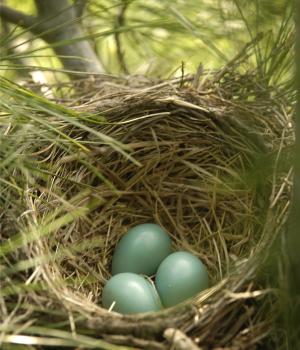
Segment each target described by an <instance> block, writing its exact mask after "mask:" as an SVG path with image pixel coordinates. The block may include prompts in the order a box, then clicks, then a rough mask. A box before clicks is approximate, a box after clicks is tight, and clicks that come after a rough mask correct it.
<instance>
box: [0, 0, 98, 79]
mask: <svg viewBox="0 0 300 350" xmlns="http://www.w3.org/2000/svg"><path fill="white" fill-rule="evenodd" d="M35 3H36V7H37V11H38V16H37V17H33V16H28V15H25V14H23V13H22V12H18V11H15V10H13V9H11V8H9V7H6V6H3V5H0V17H1V18H3V19H4V20H6V21H8V22H11V23H14V24H18V25H20V26H22V27H24V28H27V29H28V30H30V31H31V32H32V33H33V34H35V35H36V36H39V37H41V38H42V39H44V40H45V41H46V42H48V43H49V44H50V45H51V47H52V48H53V50H54V52H55V53H56V54H57V55H58V57H59V58H60V60H61V62H62V64H63V66H64V68H65V69H66V70H68V71H69V73H68V74H69V75H71V76H72V77H73V76H74V73H75V72H77V73H78V74H79V73H82V74H79V75H85V73H94V74H99V73H104V69H103V67H102V65H101V63H100V61H99V59H98V57H97V56H96V54H95V52H94V50H93V49H92V47H91V45H90V43H89V41H88V40H86V39H80V38H84V36H85V34H84V31H83V28H82V26H81V23H80V21H79V19H78V17H77V14H76V8H75V6H72V5H70V3H69V1H68V0H51V1H45V0H35ZM78 74H76V76H78Z"/></svg>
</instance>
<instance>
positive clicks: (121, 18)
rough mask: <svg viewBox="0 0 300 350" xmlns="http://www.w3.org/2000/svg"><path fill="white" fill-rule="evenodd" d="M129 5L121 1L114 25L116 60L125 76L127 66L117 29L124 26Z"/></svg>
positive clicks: (127, 72)
mask: <svg viewBox="0 0 300 350" xmlns="http://www.w3.org/2000/svg"><path fill="white" fill-rule="evenodd" d="M128 5H129V3H128V2H127V1H123V4H122V5H121V8H120V11H119V13H118V15H117V18H116V24H115V29H116V32H115V42H116V47H117V59H118V62H119V65H120V68H121V70H122V72H123V73H125V74H129V71H128V68H127V65H126V63H125V59H124V52H123V50H122V43H121V39H120V36H121V33H120V32H119V29H120V28H121V27H122V26H124V24H125V12H126V9H127V7H128Z"/></svg>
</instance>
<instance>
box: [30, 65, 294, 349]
mask: <svg viewBox="0 0 300 350" xmlns="http://www.w3.org/2000/svg"><path fill="white" fill-rule="evenodd" d="M85 84H86V85H82V84H81V89H82V90H81V92H82V91H84V90H85V89H87V91H91V86H93V93H92V94H91V96H88V95H85V96H83V97H82V93H81V96H80V97H78V98H77V99H75V98H73V99H72V101H71V102H70V101H66V100H65V101H58V102H63V103H65V104H69V106H71V107H72V109H73V110H74V112H76V113H77V112H78V113H80V114H81V115H84V118H82V119H81V120H80V123H81V125H84V128H82V127H76V125H75V126H73V127H72V128H69V130H68V136H69V137H70V138H72V140H74V142H78V143H80V145H82V147H81V148H82V149H80V148H78V151H77V153H72V152H69V150H68V149H67V147H68V146H66V145H64V146H58V145H56V144H55V143H52V144H50V143H49V147H48V148H47V147H45V149H44V150H43V152H41V153H39V154H38V156H37V157H39V159H40V161H44V162H47V163H48V164H51V174H50V175H49V174H48V175H47V176H46V177H45V180H44V183H40V184H39V186H37V187H38V188H39V191H40V192H39V197H38V198H39V199H37V200H36V201H34V202H31V209H32V207H33V208H34V210H33V212H34V215H35V220H37V221H38V220H41V222H43V223H44V226H43V227H44V229H45V232H46V231H47V230H48V231H49V230H50V231H51V234H47V235H45V237H43V238H42V239H39V240H35V241H33V242H32V243H30V249H28V250H27V254H29V255H30V256H31V257H35V256H37V255H38V256H41V255H42V256H46V257H47V259H46V260H45V261H42V262H41V265H40V269H41V271H42V277H41V279H42V281H43V283H44V284H46V285H47V298H46V300H47V303H48V305H49V308H50V309H52V310H60V309H61V308H64V309H65V310H66V319H67V320H70V317H71V316H72V317H71V319H72V320H73V321H72V322H73V324H74V327H75V328H76V329H77V331H78V332H80V331H79V330H78V329H81V330H82V329H83V330H84V333H87V334H90V335H94V336H95V337H97V338H102V339H104V340H105V341H107V342H108V343H111V344H123V345H127V346H134V347H136V348H145V349H169V348H172V346H173V348H174V349H197V347H199V348H201V349H215V350H216V349H232V350H233V349H254V348H256V347H257V346H258V344H264V346H265V347H264V348H267V344H269V345H270V344H271V345H270V348H274V342H273V341H275V340H276V339H275V337H274V338H273V337H272V336H271V335H272V327H271V324H272V322H273V321H274V320H275V318H276V317H275V316H276V310H277V303H276V300H277V297H276V293H275V292H274V290H273V289H272V288H269V287H274V286H272V285H268V278H267V274H265V270H266V264H267V262H268V256H269V250H268V248H269V247H270V246H272V244H273V243H274V241H275V240H276V238H277V237H279V233H280V232H281V228H282V225H283V224H284V222H285V219H286V214H287V209H288V203H289V190H290V188H289V187H290V183H289V177H290V171H289V166H288V162H287V161H286V158H287V157H286V154H287V152H286V150H287V149H288V147H289V146H290V144H291V142H292V135H291V134H292V133H291V126H290V119H289V116H288V115H289V113H290V110H289V108H290V106H289V105H288V103H287V101H285V100H284V98H282V99H280V97H279V96H280V92H279V91H277V90H276V89H275V88H272V87H270V86H264V84H263V83H262V82H261V81H259V80H258V77H257V75H256V74H255V72H246V73H245V72H244V73H241V72H238V70H237V69H236V67H227V68H226V69H222V70H220V71H217V72H213V73H207V74H204V73H202V75H201V74H197V75H196V76H185V77H182V78H178V79H173V80H170V81H162V82H149V81H148V80H147V81H144V80H141V79H140V78H138V77H136V78H134V77H133V78H132V80H131V81H117V80H116V81H114V80H111V79H107V81H105V82H103V80H102V82H101V84H100V83H99V84H98V82H97V81H90V82H85ZM51 122H53V123H55V122H56V119H55V116H52V117H49V123H51ZM61 127H62V128H64V127H65V126H64V125H63V124H62V125H61ZM41 198H42V199H41ZM58 216H60V217H61V221H59V220H60V219H57V217H58ZM146 222H153V223H157V224H159V225H161V226H162V227H163V228H164V229H165V231H166V232H168V234H169V235H170V237H171V238H172V242H173V247H174V249H176V250H186V251H189V252H191V253H192V254H194V255H196V256H198V257H199V258H200V259H201V260H202V261H203V262H204V264H205V265H206V266H207V269H208V272H209V276H210V281H211V287H210V288H209V289H208V290H206V291H204V292H201V293H200V294H199V295H197V296H196V297H194V298H193V299H191V300H188V301H187V302H185V303H183V304H179V305H178V306H175V307H172V308H168V309H164V310H162V311H160V312H156V313H146V314H136V315H121V314H118V313H115V312H113V311H108V310H106V309H103V308H102V307H101V293H102V289H103V286H104V284H105V282H106V281H107V279H109V278H110V270H111V257H112V253H113V251H114V248H115V246H116V243H117V242H118V241H119V240H120V238H121V237H122V235H123V234H125V233H126V232H127V230H128V229H129V228H131V227H133V226H134V225H137V224H141V223H146ZM49 227H50V228H49ZM48 231H47V232H48ZM43 232H44V231H43ZM40 293H41V295H43V292H40ZM41 298H43V297H42V296H41ZM42 300H43V299H42ZM70 315H71V316H70ZM60 321H61V319H60ZM267 335H269V336H267ZM272 344H273V345H272Z"/></svg>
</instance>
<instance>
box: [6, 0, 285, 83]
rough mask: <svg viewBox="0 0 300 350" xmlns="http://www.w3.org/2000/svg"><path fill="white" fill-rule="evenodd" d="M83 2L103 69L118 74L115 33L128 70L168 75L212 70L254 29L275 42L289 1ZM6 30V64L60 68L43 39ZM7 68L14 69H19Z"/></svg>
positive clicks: (27, 3)
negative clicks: (120, 22) (20, 62)
mask: <svg viewBox="0 0 300 350" xmlns="http://www.w3.org/2000/svg"><path fill="white" fill-rule="evenodd" d="M86 3H87V4H86V7H85V11H84V13H83V24H84V27H85V29H86V32H87V34H88V35H89V36H90V37H91V40H92V42H93V44H94V47H95V49H96V51H97V53H98V55H99V57H100V59H101V61H102V63H103V65H104V66H105V68H106V71H107V72H108V73H111V74H120V73H122V71H121V67H120V62H119V60H118V55H117V44H116V33H120V35H119V39H120V42H121V48H120V49H121V51H122V53H123V56H124V62H125V64H126V67H127V68H128V72H129V73H131V74H145V75H148V76H159V77H168V76H169V75H174V74H176V73H177V74H178V75H180V74H181V67H182V62H183V63H184V69H185V72H195V71H196V69H197V67H198V65H199V64H200V63H202V64H203V65H204V68H206V69H214V68H217V67H219V66H220V65H223V64H224V63H226V62H227V61H228V60H230V59H231V58H232V57H234V55H236V54H237V53H238V52H239V51H240V50H241V49H242V47H243V46H244V45H245V44H246V43H247V42H249V41H250V40H252V39H253V38H255V37H256V35H257V34H258V33H260V32H264V33H268V37H269V38H273V39H274V40H275V37H276V35H277V32H278V30H280V25H281V22H282V19H283V18H285V17H286V13H287V9H288V7H289V5H290V3H291V1H290V0H274V1H272V2H270V1H268V0H254V1H246V0H226V1H220V0H202V1H194V0H172V1H171V0H163V1H161V0H148V1H143V0H128V1H126V0H112V1H111V0H110V1H108V0H90V1H87V2H86ZM6 4H7V5H8V6H10V7H12V8H14V9H17V10H19V11H23V12H24V13H27V14H35V13H36V10H35V6H34V1H33V0H23V1H18V0H7V1H6ZM123 6H125V7H126V10H125V11H124V18H123V25H122V26H121V27H120V26H119V25H118V18H119V17H118V16H119V15H120V11H121V9H122V7H123ZM10 30H11V31H14V32H13V34H12V35H11V36H10V38H9V40H3V39H2V45H1V46H2V47H3V46H5V45H6V46H7V45H10V46H12V47H13V48H14V53H13V54H12V53H11V54H10V56H9V57H7V58H9V62H10V65H11V64H14V65H16V64H17V63H16V60H17V59H18V58H20V57H21V58H22V56H25V57H23V58H22V59H23V65H24V62H25V65H28V66H31V65H33V66H41V67H44V68H49V69H57V68H61V65H60V63H59V61H58V60H57V59H56V58H55V55H54V54H53V51H52V50H51V48H49V47H48V45H46V44H45V42H43V41H42V40H39V39H38V40H36V39H34V37H33V36H32V35H31V34H30V33H28V32H26V31H24V30H23V29H21V28H17V29H16V28H15V26H10ZM7 35H8V33H7ZM22 40H23V42H25V43H24V44H22ZM264 45H265V49H267V45H268V43H267V41H265V44H264ZM4 58H5V57H4ZM4 63H5V64H7V63H8V60H6V61H5V62H4ZM1 67H2V69H3V67H4V64H3V63H2V66H1ZM11 68H12V70H13V71H16V69H21V68H22V67H20V66H18V67H15V69H14V67H11ZM23 68H24V67H23ZM6 74H7V73H6ZM11 74H12V73H10V74H9V76H11ZM6 76H7V75H6ZM51 77H52V78H53V75H52V74H51ZM48 78H49V74H48ZM62 78H63V77H62V76H61V75H59V76H58V77H57V76H56V79H62Z"/></svg>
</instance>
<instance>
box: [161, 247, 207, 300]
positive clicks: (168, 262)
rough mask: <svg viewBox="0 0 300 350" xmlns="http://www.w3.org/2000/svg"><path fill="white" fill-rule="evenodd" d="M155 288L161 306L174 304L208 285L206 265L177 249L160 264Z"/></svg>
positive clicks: (193, 256)
mask: <svg viewBox="0 0 300 350" xmlns="http://www.w3.org/2000/svg"><path fill="white" fill-rule="evenodd" d="M155 285H156V289H157V291H158V294H159V296H160V299H161V301H162V304H163V306H165V307H170V306H174V305H176V304H178V303H180V302H182V301H184V300H186V299H188V298H191V297H193V296H195V295H196V294H198V293H199V292H201V291H203V290H204V289H206V288H208V287H209V280H208V274H207V270H206V267H205V266H204V265H203V263H202V262H201V261H200V259H198V258H197V257H196V256H195V255H193V254H191V253H188V252H184V251H179V252H175V253H173V254H171V255H169V256H168V257H167V258H166V259H164V261H163V262H162V263H161V264H160V266H159V268H158V271H157V274H156V279H155Z"/></svg>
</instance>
